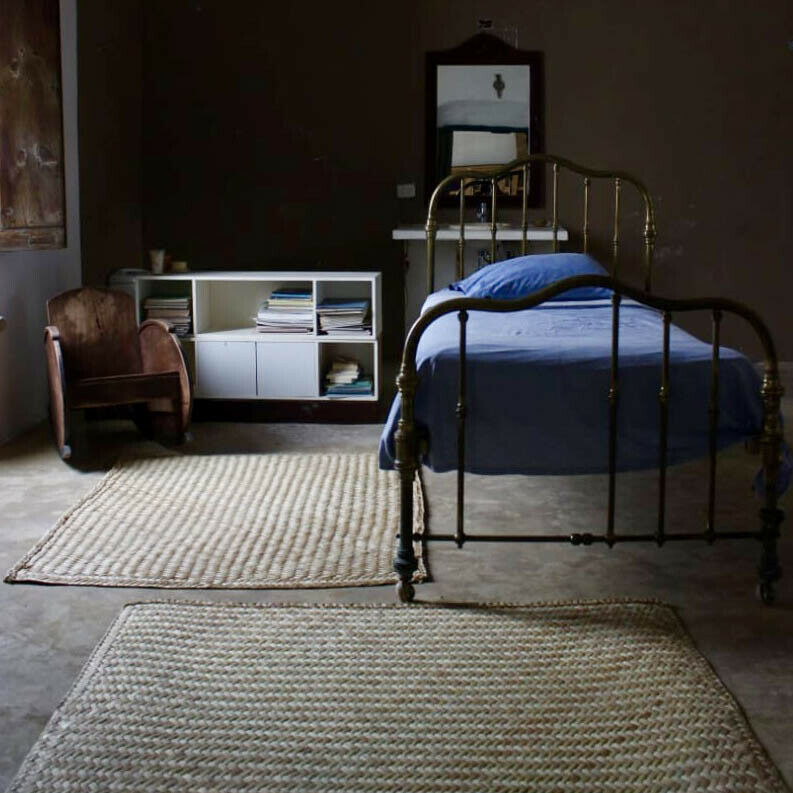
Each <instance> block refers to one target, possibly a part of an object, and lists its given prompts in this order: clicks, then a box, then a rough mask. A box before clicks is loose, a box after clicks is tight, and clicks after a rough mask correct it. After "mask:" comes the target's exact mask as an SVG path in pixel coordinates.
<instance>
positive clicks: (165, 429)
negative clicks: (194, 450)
mask: <svg viewBox="0 0 793 793" xmlns="http://www.w3.org/2000/svg"><path fill="white" fill-rule="evenodd" d="M148 415H149V422H150V426H151V431H152V436H153V437H154V438H156V439H157V440H158V441H160V442H161V443H164V444H166V445H177V446H178V445H179V444H181V443H184V437H185V435H184V430H183V428H182V417H181V416H180V415H179V414H178V413H162V412H159V411H149V412H148Z"/></svg>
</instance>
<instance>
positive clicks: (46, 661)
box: [0, 403, 793, 789]
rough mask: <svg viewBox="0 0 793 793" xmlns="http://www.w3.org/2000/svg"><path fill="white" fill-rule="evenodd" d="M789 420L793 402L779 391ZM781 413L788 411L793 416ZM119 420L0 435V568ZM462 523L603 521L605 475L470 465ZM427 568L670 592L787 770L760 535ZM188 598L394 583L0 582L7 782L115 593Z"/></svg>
mask: <svg viewBox="0 0 793 793" xmlns="http://www.w3.org/2000/svg"><path fill="white" fill-rule="evenodd" d="M785 410H786V413H787V414H788V418H789V420H790V417H791V414H793V410H791V404H790V403H787V404H786V405H785ZM788 426H790V424H788ZM379 431H380V428H379V426H374V425H356V426H338V425H337V426H328V425H307V424H303V425H296V424H281V425H263V424H233V423H226V424H217V423H201V424H195V425H194V427H193V434H194V439H193V440H192V441H191V442H189V443H188V444H186V445H185V446H183V447H181V449H180V451H181V452H183V453H185V454H193V453H213V452H216V453H222V452H265V453H266V452H275V451H281V450H301V449H306V450H309V449H310V450H334V449H350V450H354V449H372V450H374V449H375V448H376V443H377V438H378V435H379ZM152 446H154V445H153V444H150V443H147V442H145V441H142V440H141V439H140V438H139V437H138V436H137V434H136V433H135V430H134V428H133V426H132V424H129V423H127V422H122V421H116V422H102V423H94V424H91V425H88V426H84V427H82V428H81V429H80V431H79V434H78V437H77V439H76V442H75V448H76V449H81V450H82V454H81V455H80V457H79V458H78V459H77V460H76V462H75V464H74V465H67V464H65V463H63V462H61V461H60V459H59V458H58V456H57V454H56V453H55V451H54V449H53V448H52V445H51V442H50V439H49V433H48V429H47V428H46V427H44V426H42V427H40V428H38V429H37V430H35V431H34V432H32V433H30V434H28V435H26V436H24V437H22V438H19V439H18V440H16V441H14V442H12V443H10V444H7V445H6V446H4V447H2V448H0V568H1V569H2V571H5V570H7V569H8V568H10V567H11V565H12V564H13V563H14V562H16V561H17V560H18V559H19V558H20V557H21V556H22V555H24V554H25V552H27V551H28V550H29V548H30V547H31V546H32V545H33V544H34V543H35V541H36V540H38V539H39V538H40V537H41V536H42V535H43V534H44V533H45V532H46V531H47V529H49V528H50V526H51V525H52V524H53V523H54V522H55V520H56V519H57V518H58V516H59V515H60V514H61V513H62V512H63V511H64V510H65V509H66V508H67V507H69V506H70V505H71V504H73V503H74V502H75V501H76V500H77V499H78V498H79V497H80V496H82V495H83V494H84V493H86V492H87V491H88V490H90V489H91V488H92V487H93V486H94V485H95V483H96V482H97V481H98V480H99V479H100V477H101V476H102V474H103V473H104V471H105V470H106V469H107V468H108V467H109V466H110V465H112V462H113V461H114V460H115V459H116V457H117V456H118V454H120V453H121V452H122V451H130V450H135V451H138V452H140V451H145V450H146V448H151V447H152ZM720 460H721V462H720V475H719V497H720V507H719V510H718V517H719V519H720V525H721V526H723V527H724V528H728V527H735V528H742V527H752V528H753V527H754V526H755V525H756V520H757V518H756V514H757V509H758V506H759V503H758V502H757V501H756V499H755V498H754V497H753V495H752V494H751V492H750V483H751V480H752V477H753V475H754V472H755V471H756V470H757V467H758V458H757V457H751V456H749V455H747V454H746V453H745V452H744V451H743V450H742V449H734V450H731V451H728V452H727V453H725V454H724V455H723V457H721V458H720ZM703 473H704V468H703V466H702V465H701V464H692V465H686V466H682V467H678V468H675V469H673V470H672V471H671V475H670V481H669V488H670V493H671V498H670V507H669V521H670V527H673V528H674V529H675V530H684V529H686V528H688V529H694V530H697V529H699V528H700V527H701V525H702V515H703V513H704V503H705V487H706V485H705V478H704V476H703ZM467 482H468V488H467V504H468V507H467V519H468V524H467V527H468V531H469V532H471V533H473V532H476V531H479V532H481V533H486V532H487V531H500V532H505V531H506V532H514V533H517V532H521V531H524V530H525V531H527V532H529V531H531V532H535V533H536V532H545V533H548V532H552V531H560V532H568V531H586V530H590V531H600V530H601V527H602V524H603V515H604V511H605V487H604V482H605V480H604V478H603V477H597V476H587V477H576V478H572V477H571V478H567V477H542V478H539V477H532V478H519V477H473V476H472V477H469V478H468V479H467ZM426 485H427V492H428V500H429V506H430V527H431V529H432V530H434V531H436V532H449V531H452V524H453V512H454V493H455V490H454V479H453V477H452V476H449V475H432V474H429V475H427V477H426ZM655 492H656V491H655V480H654V477H653V476H651V475H645V474H629V475H625V476H623V477H622V478H621V479H620V480H619V487H618V505H619V510H618V530H619V529H620V528H622V529H627V530H635V531H648V530H652V526H653V522H654V514H655V513H654V509H655V498H656V495H655ZM784 529H788V530H790V531H788V533H787V535H786V536H785V537H784V538H783V541H782V544H781V552H782V561H783V566H784V564H785V562H786V561H788V563H789V560H790V558H791V552H793V528H791V526H790V524H789V523H788V525H787V526H784V525H783V530H784ZM429 554H430V556H429V562H430V566H431V570H432V573H433V575H434V581H433V582H431V583H428V584H422V585H420V586H419V587H418V598H419V599H422V600H467V601H494V600H498V601H513V602H532V601H548V600H566V599H573V598H586V599H596V598H605V597H628V598H660V599H662V600H664V601H666V602H669V603H671V604H674V605H675V606H676V607H677V608H678V609H679V613H680V614H681V616H682V618H683V620H684V622H685V624H686V626H687V627H688V629H689V631H690V632H691V635H692V636H693V638H694V641H695V642H696V644H697V646H698V647H699V648H700V650H701V651H702V652H703V653H704V654H705V656H706V657H707V658H708V659H709V660H710V661H711V663H712V664H713V666H714V667H715V669H716V671H717V672H718V674H719V675H720V677H721V679H722V680H723V681H724V683H725V684H726V685H727V687H728V688H729V689H730V691H732V692H733V694H734V695H735V697H736V698H737V700H738V702H739V703H740V704H741V706H742V707H743V709H744V711H745V712H746V714H747V716H748V718H749V720H750V722H751V723H752V725H753V727H754V729H755V731H756V732H757V734H758V736H759V737H760V739H761V741H762V742H763V744H764V745H765V746H766V748H767V749H768V751H769V753H770V755H771V757H772V758H773V760H774V761H775V763H776V764H777V766H778V767H779V768H780V770H781V771H782V773H783V775H784V776H785V778H786V779H787V781H788V783H790V784H793V729H791V727H793V582H792V581H791V579H790V578H788V579H785V580H783V581H782V583H781V585H780V587H779V590H778V603H777V604H776V605H775V606H773V607H770V608H769V607H765V606H763V605H761V604H760V603H759V602H758V601H757V600H756V599H755V597H754V592H753V590H754V570H755V567H756V563H757V559H758V554H759V549H758V547H757V544H756V543H755V542H753V541H742V542H735V543H722V544H717V545H716V546H714V547H712V548H708V547H705V546H700V545H699V543H697V544H693V543H682V544H680V545H678V546H675V545H667V546H665V547H664V548H662V549H660V550H659V549H658V548H656V547H654V546H644V545H642V546H639V545H635V546H621V547H617V548H614V549H613V550H611V551H609V550H607V549H605V548H600V547H590V548H574V547H570V546H568V545H559V546H545V545H512V544H510V545H504V544H502V545H495V544H494V545H490V544H487V545H479V544H477V545H475V546H471V545H469V546H466V548H465V549H463V550H457V549H456V548H454V547H453V546H450V545H448V544H446V543H442V544H441V543H438V544H434V545H431V546H430V549H429ZM163 597H168V598H172V597H183V598H189V599H201V600H215V601H222V600H247V601H323V600H333V601H375V602H387V601H391V600H392V599H393V597H394V593H393V590H392V589H391V588H390V587H360V588H351V589H334V590H295V591H291V592H284V591H278V590H275V591H266V590H260V591H248V592H240V591H226V592H224V591H201V590H185V591H183V592H174V591H162V590H159V591H158V590H154V589H109V588H99V587H61V586H57V587H53V586H37V585H13V586H12V585H8V584H0V637H1V638H0V691H2V692H3V693H2V698H1V700H2V701H0V723H1V724H2V725H3V730H2V737H1V738H0V789H5V786H6V785H7V784H8V782H9V781H10V779H11V777H12V776H13V774H14V773H15V771H16V769H17V768H18V766H19V764H20V763H21V762H22V759H23V758H24V756H25V754H26V753H27V751H28V750H29V749H30V747H31V745H32V744H33V742H34V741H35V739H36V737H37V736H38V734H39V732H40V731H41V729H42V728H43V727H44V725H45V723H46V722H47V720H48V718H49V716H50V714H51V713H52V711H53V709H54V708H55V707H56V706H57V704H58V702H59V701H60V700H61V699H62V697H63V696H64V695H65V694H66V693H67V691H68V689H69V686H70V685H71V683H72V681H73V680H74V678H75V677H76V675H77V673H78V672H79V670H80V668H81V667H82V665H83V664H84V663H85V661H86V659H87V658H88V655H89V653H90V652H91V650H92V649H93V647H94V645H95V644H96V643H97V642H98V641H99V639H100V638H101V636H102V635H103V633H104V632H105V630H106V628H107V626H108V625H109V623H110V622H111V620H112V619H113V618H114V617H115V616H116V614H117V613H118V611H119V609H120V608H121V606H122V605H123V604H124V603H126V602H129V601H135V600H142V599H156V598H163Z"/></svg>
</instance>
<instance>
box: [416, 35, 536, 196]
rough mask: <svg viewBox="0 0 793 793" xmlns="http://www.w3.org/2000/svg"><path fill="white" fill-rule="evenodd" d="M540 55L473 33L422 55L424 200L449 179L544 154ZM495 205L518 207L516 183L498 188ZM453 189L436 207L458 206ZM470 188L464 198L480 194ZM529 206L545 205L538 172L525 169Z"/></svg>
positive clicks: (514, 179) (480, 189) (519, 189)
mask: <svg viewBox="0 0 793 793" xmlns="http://www.w3.org/2000/svg"><path fill="white" fill-rule="evenodd" d="M542 67H543V59H542V53H540V52H530V51H526V50H519V49H516V48H515V47H511V46H510V45H509V44H507V43H506V42H505V41H502V40H501V39H500V38H497V37H496V36H492V35H490V34H489V33H479V34H477V35H476V36H474V37H473V38H471V39H469V40H468V41H466V42H464V43H463V44H461V45H460V46H459V47H455V48H453V49H450V50H442V51H438V52H428V53H427V63H426V91H427V106H426V118H427V129H426V155H425V166H426V179H425V181H426V185H425V187H426V194H427V199H429V196H430V195H431V194H432V191H433V190H434V189H435V186H436V185H437V184H438V182H440V181H441V180H442V179H443V178H445V177H446V176H448V175H449V174H451V173H455V172H458V171H462V170H467V171H470V170H478V169H482V170H483V171H484V170H492V169H493V168H494V167H496V166H498V165H500V164H506V163H508V162H511V161H512V160H515V159H519V158H521V157H525V156H527V155H528V154H533V153H536V152H541V151H543V145H544V141H543V130H542V126H543V125H542V122H543V119H542V107H543V96H542V87H543V74H542ZM497 189H498V202H499V205H501V206H509V205H513V206H519V205H520V203H521V201H522V191H523V184H522V177H521V176H520V175H519V174H516V175H515V176H514V177H511V178H509V179H505V180H502V181H501V182H499V184H498V188H497ZM459 190H460V188H459V184H456V183H455V184H454V186H450V188H449V190H448V191H447V192H446V193H445V194H444V195H443V196H442V197H441V204H443V205H449V204H455V205H456V204H458V203H459ZM488 190H489V186H488V185H486V184H481V183H479V184H475V183H473V182H472V183H470V184H469V185H468V186H467V187H466V197H468V196H471V198H474V197H476V196H477V195H478V194H480V193H486V192H487V191H488ZM528 203H529V206H530V207H540V206H543V203H544V169H543V168H542V165H541V164H540V163H537V164H535V165H532V167H531V171H530V176H529V196H528Z"/></svg>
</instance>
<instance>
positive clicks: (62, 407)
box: [44, 325, 72, 460]
mask: <svg viewBox="0 0 793 793" xmlns="http://www.w3.org/2000/svg"><path fill="white" fill-rule="evenodd" d="M60 338H61V334H60V333H59V332H58V328H57V327H55V325H47V326H46V327H45V328H44V359H45V361H46V364H47V381H48V383H49V392H50V421H51V422H52V430H53V433H54V435H55V445H56V446H57V447H58V451H59V452H60V455H61V457H62V458H63V459H64V460H68V459H69V457H71V454H72V449H71V447H70V446H69V416H68V411H69V403H68V401H67V394H66V373H65V371H64V368H63V353H62V352H61V343H60Z"/></svg>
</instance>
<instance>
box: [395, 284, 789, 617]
mask: <svg viewBox="0 0 793 793" xmlns="http://www.w3.org/2000/svg"><path fill="white" fill-rule="evenodd" d="M578 287H605V288H608V289H611V290H613V294H612V337H611V339H612V344H611V376H610V382H609V389H608V393H607V394H605V395H604V397H605V398H606V401H607V403H608V421H609V444H608V477H609V486H608V507H607V514H606V521H605V525H606V527H605V530H604V532H603V533H601V534H590V533H575V534H568V535H565V534H559V535H553V534H550V535H532V536H526V535H486V536H471V535H468V534H466V532H465V526H464V501H465V425H466V418H467V415H466V326H467V322H468V318H469V312H471V311H488V312H501V313H503V312H511V311H522V310H524V309H530V308H534V307H535V306H538V305H540V304H541V303H544V302H546V301H547V300H550V299H552V298H553V297H555V296H556V295H558V294H560V293H562V292H566V291H568V290H570V289H575V288H578ZM623 297H628V298H632V299H633V300H636V301H637V302H639V303H642V304H643V305H646V306H649V307H651V308H654V309H657V310H659V311H661V312H663V330H662V339H661V348H662V359H661V385H660V389H659V392H658V405H659V459H658V476H659V489H658V490H659V492H658V520H657V524H656V530H655V532H654V533H653V534H641V535H626V534H617V533H616V531H615V522H614V515H615V508H616V495H615V494H616V487H615V485H616V476H617V470H616V469H617V465H616V461H617V442H618V435H617V418H618V411H619V386H620V383H619V319H620V304H621V302H622V299H623ZM690 311H709V312H710V313H711V317H712V324H713V332H712V340H711V341H712V363H711V388H710V395H709V403H708V405H707V406H705V407H706V409H707V414H708V416H709V420H708V426H709V429H708V432H709V443H708V450H709V454H708V457H709V473H708V482H707V520H706V524H705V527H704V530H703V531H702V532H699V533H682V532H677V533H675V532H668V531H667V529H666V525H665V513H666V470H667V434H668V410H669V399H670V395H671V394H670V384H669V355H670V349H669V348H670V344H669V330H670V325H671V322H672V316H673V314H674V313H675V312H690ZM455 312H456V313H457V315H458V318H459V323H460V331H459V377H458V398H457V405H456V416H457V455H458V469H457V525H456V532H455V534H453V535H443V534H428V535H427V536H426V537H425V538H424V539H426V540H430V541H444V540H446V541H453V542H455V543H456V544H457V545H458V546H460V547H461V546H462V545H463V544H464V543H465V542H494V541H500V542H569V543H571V544H573V545H591V544H593V543H605V544H606V545H608V546H609V547H612V546H614V545H615V544H617V543H624V542H655V543H656V544H657V545H658V546H662V545H663V544H664V543H667V542H670V541H692V540H702V541H704V542H707V543H709V544H712V543H713V542H715V541H716V540H717V539H756V540H759V541H760V542H761V544H762V553H761V558H760V565H759V567H758V571H757V572H758V591H759V594H760V596H761V597H762V599H763V600H764V601H765V602H771V601H772V600H773V598H774V589H773V584H774V582H775V581H776V580H777V579H778V578H779V577H780V575H781V568H780V566H779V559H778V556H777V548H776V546H777V538H778V537H779V526H780V524H781V522H782V519H783V517H784V515H783V513H782V511H781V510H780V509H779V508H778V506H777V498H778V493H777V489H778V481H779V472H780V453H781V446H782V430H781V426H780V420H779V407H780V400H781V397H782V392H783V391H782V387H781V384H780V380H779V368H778V363H777V355H776V349H775V346H774V341H773V339H772V337H771V334H770V332H769V331H768V328H767V327H766V325H765V323H764V322H763V320H762V319H761V318H760V316H759V315H758V314H757V313H756V312H754V311H752V310H751V309H750V308H748V307H747V306H744V305H743V304H741V303H738V302H736V301H733V300H727V299H724V298H716V297H706V298H699V299H671V298H661V297H656V296H654V295H650V294H647V293H646V292H642V291H640V290H638V289H634V288H633V287H630V286H628V285H627V284H624V283H622V282H620V281H618V280H616V279H614V278H611V277H608V276H601V275H583V276H575V277H572V278H566V279H564V280H562V281H557V282H556V283H555V284H553V285H551V286H549V287H547V288H545V289H543V290H541V291H539V292H535V293H533V294H531V295H528V296H526V297H523V298H520V299H516V300H493V299H489V298H471V297H459V298H455V299H452V300H448V301H445V302H443V303H441V304H439V305H436V306H434V307H432V308H430V309H429V310H428V311H426V312H425V313H424V314H422V315H421V316H420V317H419V318H418V319H417V320H416V322H415V323H414V324H413V327H412V328H411V329H410V332H409V333H408V337H407V341H406V343H405V348H404V352H403V356H402V363H401V368H400V372H399V376H398V378H397V386H398V388H399V395H400V400H401V415H400V419H399V422H398V425H397V431H396V433H395V442H396V460H395V467H396V469H397V471H398V472H399V475H400V479H401V516H400V536H399V545H398V548H397V554H396V558H395V560H394V569H395V570H396V571H397V573H398V574H399V577H400V581H399V584H398V585H397V588H398V592H399V595H400V597H401V598H402V599H403V600H410V599H412V597H413V587H412V585H411V584H410V581H411V578H412V575H413V572H414V571H415V570H416V567H417V562H416V557H415V553H414V549H413V542H414V541H419V540H421V539H422V538H421V537H420V536H417V535H414V534H413V528H412V525H413V524H412V521H413V482H414V477H415V474H416V471H417V470H418V468H419V467H420V465H421V459H420V449H419V444H418V436H417V431H416V424H415V415H414V400H415V395H416V389H417V387H418V382H419V380H418V374H417V370H416V351H417V348H418V343H419V340H420V338H421V336H422V334H423V333H424V332H425V331H426V330H427V328H428V327H429V326H430V325H431V324H432V323H433V322H435V321H436V320H437V319H438V318H439V317H442V316H444V315H446V314H451V313H455ZM724 314H734V315H736V316H738V317H740V318H742V319H743V320H745V321H746V322H747V323H748V324H749V325H750V326H751V328H752V329H753V330H754V332H755V334H756V336H757V338H758V340H759V341H760V344H761V346H762V349H763V353H764V366H765V369H764V375H763V384H762V391H761V396H762V400H763V426H762V435H761V438H760V442H761V446H762V449H763V473H764V481H765V494H764V506H763V508H762V509H761V510H760V518H761V525H760V528H759V529H758V530H757V531H718V530H717V529H716V525H715V518H714V512H715V494H716V450H717V432H718V415H719V410H718V404H719V403H718V397H719V349H720V348H719V339H720V326H721V320H722V317H723V315H724Z"/></svg>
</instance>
